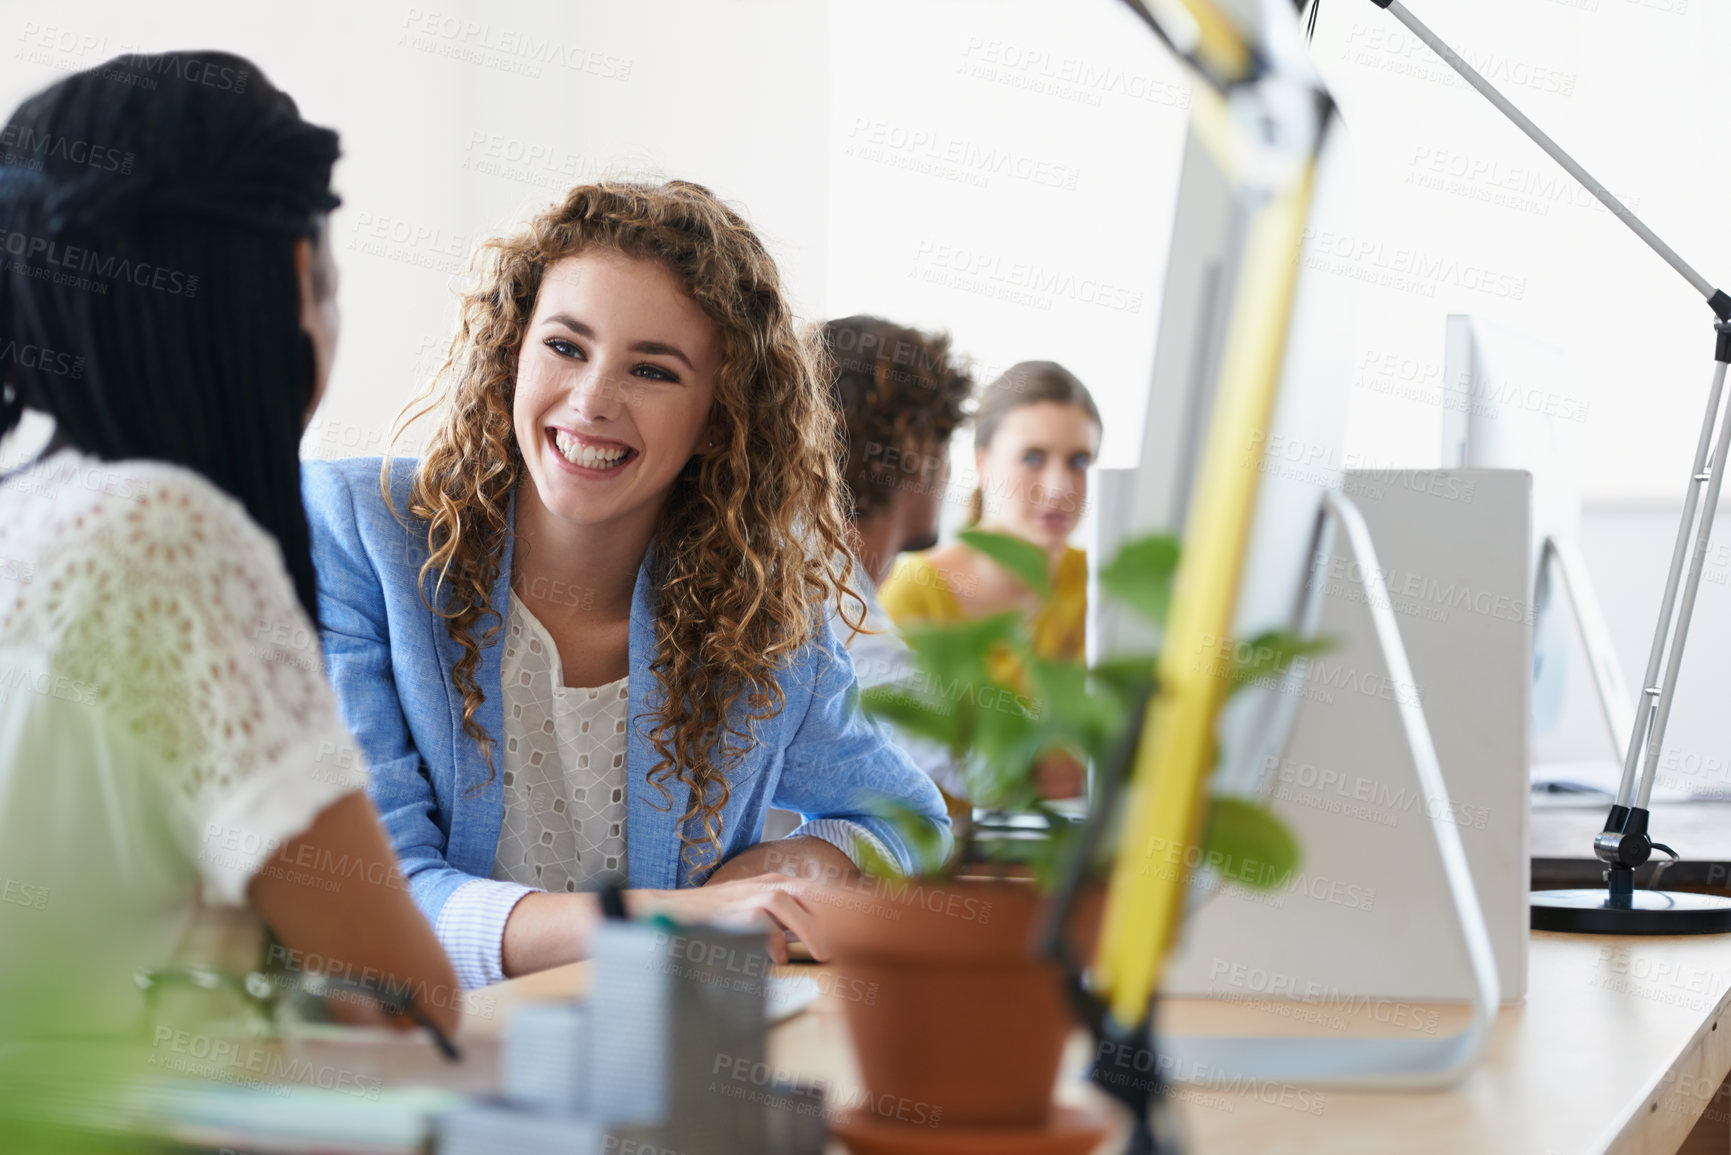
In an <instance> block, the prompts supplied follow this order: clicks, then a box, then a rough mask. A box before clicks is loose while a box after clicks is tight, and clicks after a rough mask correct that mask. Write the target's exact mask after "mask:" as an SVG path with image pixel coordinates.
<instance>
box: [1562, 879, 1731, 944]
mask: <svg viewBox="0 0 1731 1155" xmlns="http://www.w3.org/2000/svg"><path fill="white" fill-rule="evenodd" d="M1531 897H1532V910H1533V929H1534V930H1560V931H1569V932H1572V933H1575V934H1726V933H1728V932H1731V898H1720V897H1719V896H1718V895H1713V894H1695V893H1693V892H1691V891H1686V890H1683V891H1677V890H1637V891H1633V892H1631V893H1630V894H1629V896H1628V898H1626V899H1620V900H1618V901H1617V902H1616V903H1615V904H1613V902H1612V899H1611V894H1610V891H1609V890H1607V889H1606V888H1603V887H1599V888H1596V889H1593V890H1535V891H1533V892H1532V896H1531Z"/></svg>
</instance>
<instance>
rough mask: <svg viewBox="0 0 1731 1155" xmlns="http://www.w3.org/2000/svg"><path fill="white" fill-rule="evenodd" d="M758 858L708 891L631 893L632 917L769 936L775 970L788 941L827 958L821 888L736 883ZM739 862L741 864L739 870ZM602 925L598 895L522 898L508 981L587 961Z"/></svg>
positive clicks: (510, 929) (510, 928)
mask: <svg viewBox="0 0 1731 1155" xmlns="http://www.w3.org/2000/svg"><path fill="white" fill-rule="evenodd" d="M790 841H799V842H804V841H808V840H806V839H797V840H790ZM809 841H813V842H816V841H818V840H817V839H810V840H809ZM823 845H824V846H828V844H827V843H824V844H823ZM757 849H760V848H757V847H754V848H753V851H755V850H757ZM830 849H832V850H833V849H834V848H833V847H830ZM753 851H746V852H745V854H742V855H740V856H738V857H737V858H735V859H734V860H733V861H732V862H729V863H728V864H727V865H726V866H724V867H722V868H721V870H717V871H716V872H715V874H714V875H712V876H711V877H710V880H709V882H708V883H707V884H706V885H704V886H700V887H695V888H692V889H688V890H627V891H626V892H625V895H624V897H625V908H626V911H627V912H628V913H629V914H630V915H631V916H632V917H633V918H643V917H647V916H649V915H653V914H665V915H666V916H667V917H668V918H671V919H673V920H674V921H675V922H680V923H689V924H694V925H695V924H699V923H703V924H710V925H722V926H725V925H729V924H745V923H749V924H751V925H753V926H761V927H762V928H763V929H764V931H765V937H766V943H765V945H766V946H767V948H768V950H769V954H770V957H771V958H773V959H774V960H775V961H776V962H777V963H785V962H787V961H788V948H787V944H788V940H789V939H790V938H791V939H797V940H799V941H800V942H803V943H804V944H805V945H806V948H807V949H808V950H810V951H811V954H812V957H814V958H816V959H817V960H818V961H820V962H822V961H824V960H826V959H828V957H829V949H828V947H827V946H826V945H825V936H824V933H823V929H822V924H821V921H820V919H819V917H818V915H817V913H816V909H817V907H818V903H817V902H816V901H815V899H814V896H815V895H816V894H817V893H818V891H819V888H818V886H817V884H815V883H813V882H810V881H807V880H805V879H802V878H798V877H790V876H789V875H787V874H778V873H774V872H773V871H769V870H761V869H760V870H757V871H755V872H752V873H749V874H746V875H745V876H744V877H738V876H737V875H738V873H739V871H741V870H744V869H746V867H747V866H749V865H750V864H751V862H752V861H753V860H751V859H747V858H746V855H749V854H752V853H753ZM818 853H819V854H820V855H821V853H822V852H821V851H819V852H818ZM835 853H836V854H838V855H840V856H841V858H842V860H843V862H845V863H846V865H847V869H848V870H849V871H850V872H851V871H853V863H852V862H851V861H848V859H847V856H846V855H843V854H841V852H840V851H836V852H835ZM742 860H744V861H743V862H742ZM802 861H805V860H802ZM735 863H741V865H740V866H738V867H735V865H734V864H735ZM730 867H732V868H734V869H733V871H732V872H731V873H729V874H727V875H724V874H723V871H727V870H728V869H729V868H730ZM600 923H601V903H600V900H599V899H597V898H596V896H595V895H593V894H544V893H540V892H537V893H534V894H527V895H524V896H523V898H522V899H521V900H520V901H519V902H518V903H517V905H516V906H515V907H514V908H513V909H512V911H511V915H510V918H509V919H507V920H506V923H505V934H504V942H503V943H502V944H501V950H500V963H501V965H502V969H503V970H504V972H505V977H506V978H516V977H517V976H519V975H526V974H533V973H534V972H536V971H542V970H546V969H548V968H549V967H556V966H562V965H564V964H565V963H569V962H576V961H578V960H579V959H585V958H588V957H589V955H590V952H591V949H592V943H593V941H594V935H595V929H596V927H598V926H599V925H600Z"/></svg>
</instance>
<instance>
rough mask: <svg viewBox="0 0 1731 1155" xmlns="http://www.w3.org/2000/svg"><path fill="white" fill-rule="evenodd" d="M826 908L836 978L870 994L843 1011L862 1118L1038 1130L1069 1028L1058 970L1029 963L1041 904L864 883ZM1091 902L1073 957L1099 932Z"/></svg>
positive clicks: (1006, 884)
mask: <svg viewBox="0 0 1731 1155" xmlns="http://www.w3.org/2000/svg"><path fill="white" fill-rule="evenodd" d="M832 898H833V899H834V903H833V904H832V905H829V906H828V909H827V910H826V911H825V918H824V922H825V925H826V926H827V927H828V929H829V935H830V939H829V941H830V944H831V946H832V948H833V949H834V952H835V961H836V964H837V967H838V969H839V970H841V971H843V972H844V973H845V974H846V976H847V978H848V979H849V981H850V986H851V988H852V989H856V990H871V991H874V992H875V997H874V998H873V999H871V1000H870V1001H869V1002H868V1001H866V1000H864V999H860V1000H849V1001H848V1002H847V1004H846V1008H847V1016H848V1026H849V1028H850V1029H851V1031H852V1032H853V1039H854V1047H855V1050H856V1051H857V1052H858V1055H859V1065H860V1075H861V1078H862V1079H863V1080H864V1082H865V1086H866V1090H867V1092H868V1094H869V1096H870V1101H869V1103H868V1106H869V1108H870V1109H871V1110H872V1111H873V1112H874V1113H876V1114H877V1115H878V1116H880V1117H882V1118H885V1119H897V1120H900V1121H902V1122H905V1123H909V1124H913V1125H918V1126H934V1125H935V1126H940V1127H941V1126H944V1125H946V1124H947V1125H953V1126H957V1127H982V1126H984V1127H1040V1126H1044V1125H1045V1124H1046V1123H1047V1122H1048V1120H1049V1118H1050V1115H1051V1111H1052V1089H1053V1085H1054V1083H1055V1081H1056V1079H1057V1074H1058V1062H1059V1060H1060V1058H1061V1057H1062V1054H1063V1049H1064V1042H1065V1039H1066V1038H1067V1037H1068V1036H1069V1033H1070V1031H1071V1029H1072V1027H1073V1019H1072V1016H1071V1013H1070V1005H1069V1001H1068V999H1067V997H1066V995H1065V993H1064V989H1063V983H1062V975H1061V973H1060V972H1059V970H1058V968H1057V967H1056V966H1053V965H1051V964H1050V963H1047V962H1045V961H1043V960H1040V959H1038V958H1036V957H1035V953H1034V949H1035V945H1036V938H1037V936H1038V935H1039V933H1040V931H1041V929H1042V926H1043V920H1044V916H1045V909H1046V900H1045V896H1044V895H1043V894H1042V893H1041V892H1040V891H1039V890H1037V889H1036V888H1035V887H1034V886H1033V885H1031V884H1029V883H1026V882H1014V881H995V880H994V881H983V880H981V881H975V880H961V881H946V882H942V883H932V882H924V881H914V880H870V881H865V882H861V883H858V884H855V885H853V886H851V887H845V888H837V889H836V890H835V892H834V894H833V895H832ZM1089 899H1090V900H1091V901H1084V902H1083V903H1081V904H1078V905H1079V909H1078V912H1077V914H1076V915H1075V917H1074V918H1073V919H1072V930H1073V931H1076V930H1080V931H1082V933H1081V934H1075V933H1073V934H1072V942H1073V943H1075V945H1076V946H1077V947H1078V949H1081V950H1082V951H1083V953H1084V957H1086V955H1087V954H1088V953H1091V947H1092V940H1093V936H1094V932H1095V931H1096V930H1097V928H1098V925H1099V908H1100V903H1099V896H1098V895H1097V894H1092V895H1090V896H1089ZM861 984H863V985H861ZM874 984H875V986H874Z"/></svg>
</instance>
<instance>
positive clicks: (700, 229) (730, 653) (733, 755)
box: [380, 181, 864, 866]
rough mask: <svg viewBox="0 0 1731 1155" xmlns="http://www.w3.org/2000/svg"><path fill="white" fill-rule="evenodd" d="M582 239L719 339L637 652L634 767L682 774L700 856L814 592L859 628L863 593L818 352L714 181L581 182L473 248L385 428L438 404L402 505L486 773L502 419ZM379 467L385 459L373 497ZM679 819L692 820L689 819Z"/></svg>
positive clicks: (717, 844) (776, 694)
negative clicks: (639, 690)
mask: <svg viewBox="0 0 1731 1155" xmlns="http://www.w3.org/2000/svg"><path fill="white" fill-rule="evenodd" d="M593 251H610V252H615V253H619V254H622V255H624V256H627V257H633V258H638V259H642V260H651V261H655V262H657V263H658V264H660V265H661V266H662V267H663V268H665V269H667V270H668V271H669V272H670V273H672V274H673V276H674V278H675V279H676V280H678V282H679V283H680V285H681V286H683V288H684V290H685V292H686V293H687V294H689V295H690V297H691V299H692V300H693V301H694V302H696V304H697V305H698V306H699V307H700V308H701V309H702V310H703V312H704V314H705V315H706V316H708V317H709V319H710V320H711V321H712V322H713V323H714V324H715V327H716V330H717V331H718V333H719V335H720V337H721V348H722V358H721V369H720V372H719V374H718V377H717V381H716V387H715V400H714V403H713V407H712V410H711V413H710V422H711V426H710V427H711V428H712V429H714V431H715V434H716V437H715V440H716V448H715V450H714V451H712V452H710V453H707V454H703V455H701V456H699V457H697V458H695V459H694V460H693V461H692V462H691V463H690V464H689V465H687V467H686V468H685V470H684V471H683V472H682V473H681V474H680V476H679V477H678V479H677V480H676V481H675V482H674V485H673V488H672V490H671V492H670V493H669V494H668V497H667V501H666V504H665V506H664V507H663V509H662V512H661V516H660V520H659V522H658V525H657V528H656V533H655V537H654V539H653V544H652V546H651V552H650V558H651V565H652V571H651V574H650V577H651V579H652V580H653V582H654V585H655V588H656V591H657V594H656V604H655V642H656V652H655V655H654V659H653V661H652V662H651V665H650V668H651V670H652V671H653V672H654V674H655V677H656V679H657V681H658V683H659V687H660V691H661V694H662V698H661V706H660V709H659V711H658V713H657V714H656V715H655V716H654V717H653V722H654V725H653V728H652V730H651V731H650V734H649V740H650V743H651V745H652V746H653V747H654V749H655V752H656V755H657V763H656V765H655V766H654V767H653V768H652V769H651V770H650V771H649V772H648V775H647V779H648V781H649V782H650V783H651V784H652V785H654V786H655V787H656V788H657V789H658V790H659V791H660V793H661V796H662V799H663V801H664V802H665V803H666V804H668V805H669V806H671V805H672V803H673V801H674V791H673V789H672V787H671V784H672V783H675V782H680V783H684V784H685V785H686V787H687V788H688V789H689V797H688V799H687V801H686V809H685V812H684V815H683V816H682V818H681V819H680V828H681V834H680V838H681V847H682V849H681V853H682V855H684V856H685V857H686V858H687V861H689V862H691V863H692V864H693V865H694V866H713V865H715V864H716V862H717V861H718V860H719V856H720V850H721V834H722V824H721V811H722V808H723V807H725V806H726V805H727V801H728V798H729V795H730V787H729V782H728V772H729V770H730V769H732V768H733V767H734V766H736V765H737V763H738V761H739V759H740V757H741V756H742V755H743V754H744V752H745V751H746V749H747V748H748V745H749V743H750V740H751V736H750V733H749V726H750V723H752V722H756V721H759V720H762V719H765V718H770V717H774V716H775V715H776V714H777V713H779V711H780V710H781V709H782V707H783V706H784V704H785V700H784V698H783V695H782V692H781V687H780V685H779V683H778V681H777V678H776V672H777V669H778V668H779V667H780V666H781V665H782V664H783V662H784V661H785V660H786V659H787V658H788V657H789V656H790V655H792V654H793V653H794V652H795V651H797V650H799V649H800V648H801V647H803V646H805V645H806V644H807V643H809V642H810V641H811V640H812V639H813V638H814V637H815V636H816V634H817V632H818V631H819V630H820V629H823V628H825V626H824V622H825V617H826V612H825V610H826V606H828V605H830V604H838V605H839V604H841V603H842V602H843V601H844V599H847V600H851V601H852V602H853V603H854V605H853V607H850V608H848V609H844V611H843V616H844V619H845V620H847V622H848V623H849V624H850V625H851V626H854V627H856V628H857V627H858V626H859V625H860V624H861V620H862V619H863V608H864V607H863V603H860V602H859V599H858V597H857V595H853V594H851V592H850V591H849V589H848V583H847V564H848V563H847V561H846V559H847V557H848V552H847V538H846V529H845V526H846V522H845V520H844V518H843V515H842V509H841V484H840V463H839V460H838V458H839V455H840V453H841V452H843V451H844V450H845V446H843V445H842V444H841V443H840V440H839V433H838V415H837V411H836V408H835V404H834V401H833V399H832V397H831V393H830V390H829V388H828V386H827V383H826V382H824V381H823V379H822V377H821V374H820V372H819V370H818V366H819V364H820V361H819V357H818V355H817V351H816V350H815V349H814V347H813V345H812V342H811V341H810V339H809V338H804V339H802V338H801V337H800V336H799V335H798V333H797V332H796V329H795V325H794V318H793V314H792V311H791V310H790V308H789V306H788V303H787V299H786V297H785V295H784V293H783V291H782V286H781V278H780V274H779V273H778V271H777V269H776V265H775V262H774V260H773V259H772V258H771V257H770V255H769V253H768V252H767V250H765V248H764V247H763V243H762V242H761V241H760V240H759V239H758V238H757V236H756V234H754V233H753V232H752V230H751V228H750V226H749V225H747V224H746V222H745V221H744V220H743V219H742V218H741V217H740V216H739V215H738V214H737V213H735V212H734V211H733V210H731V209H729V208H728V207H727V206H726V205H724V204H722V203H721V202H720V201H719V200H717V199H716V197H715V196H714V195H713V194H712V193H711V192H710V191H709V190H708V189H706V188H704V187H702V186H701V185H696V184H692V183H690V182H687V181H669V182H667V183H665V184H637V183H628V182H619V181H602V182H599V183H596V184H588V185H580V186H578V187H577V188H574V189H572V190H571V191H570V192H569V193H567V194H566V195H565V197H564V199H563V200H561V201H560V202H558V203H557V204H555V205H553V206H551V207H549V208H547V209H545V210H543V211H542V212H540V213H537V214H536V215H535V216H533V217H532V218H530V220H529V221H528V222H527V223H526V224H525V225H524V226H522V227H521V228H520V229H518V230H517V231H515V232H514V233H512V234H510V235H508V236H504V237H499V238H495V239H492V240H490V241H488V242H486V243H485V244H483V245H482V246H481V248H480V249H479V251H478V252H477V253H476V254H475V257H474V260H473V262H472V263H471V272H472V274H474V276H473V278H472V279H473V281H474V283H473V284H472V285H471V287H470V288H469V289H468V290H467V291H466V292H465V293H464V295H463V297H462V304H461V309H460V322H459V325H458V329H457V334H456V336H455V337H454V338H453V339H452V341H451V348H450V353H449V355H448V357H447V358H446V361H445V363H444V365H443V366H442V367H441V368H440V370H439V372H438V374H437V375H436V376H435V377H434V379H433V381H432V383H431V384H430V385H429V386H428V388H427V390H426V392H425V393H423V394H422V395H421V397H420V398H417V399H416V400H415V401H413V402H411V403H410V405H409V407H408V408H407V409H406V410H405V411H404V419H403V420H402V421H401V422H400V423H399V426H398V436H400V435H401V431H402V430H403V429H404V428H406V427H407V425H408V424H410V423H412V422H413V421H415V420H416V419H418V418H419V417H421V416H422V415H425V414H427V413H430V412H433V411H435V410H442V416H440V417H439V419H438V423H437V427H436V429H435V431H434V432H433V434H432V436H431V438H430V439H429V441H428V443H427V447H426V451H425V453H424V454H423V456H422V457H421V459H420V462H419V464H418V466H417V467H416V470H415V476H414V482H413V487H412V489H411V494H410V512H411V513H412V514H413V515H414V516H415V517H416V518H419V519H421V520H422V521H423V522H425V524H426V534H427V545H428V551H429V556H428V558H427V560H426V562H425V564H424V565H423V566H422V567H421V573H420V578H421V583H422V590H423V597H426V592H425V591H426V588H427V586H426V581H427V577H428V575H429V574H432V575H436V578H437V580H436V582H435V584H434V586H433V598H434V599H437V598H438V597H439V594H440V591H443V604H442V605H434V604H433V602H432V601H429V602H428V606H429V609H431V610H432V611H433V612H434V613H436V614H438V615H439V616H441V617H443V618H444V619H445V628H446V630H447V631H448V632H449V633H450V635H451V638H452V639H453V640H454V641H455V642H456V643H457V644H458V645H459V646H460V647H461V648H462V651H463V656H462V658H461V659H459V661H458V662H457V665H456V668H455V669H454V671H453V674H452V676H453V680H454V681H455V682H456V684H457V687H458V688H459V689H460V690H461V691H462V694H463V729H464V731H465V732H466V733H467V734H468V735H469V736H470V737H471V738H473V739H474V740H475V741H476V742H478V743H480V744H481V746H482V748H483V750H484V751H485V752H486V756H487V764H488V770H489V774H488V781H489V782H490V781H491V780H492V772H493V750H494V745H495V740H494V738H493V736H492V735H489V734H487V733H486V732H485V731H484V729H483V728H482V726H481V725H480V723H479V722H478V721H477V720H476V713H477V711H478V710H479V709H480V707H481V703H482V702H483V701H484V700H485V692H484V691H483V690H482V688H481V687H480V685H478V684H477V682H476V679H475V671H476V668H477V666H478V665H479V663H480V659H481V651H482V649H483V648H484V647H486V646H487V645H489V644H491V643H492V641H493V640H494V638H495V637H496V636H497V634H498V632H499V628H500V626H501V625H502V624H503V619H502V616H501V612H500V611H501V608H502V607H496V606H494V605H492V604H490V602H489V596H490V593H491V591H492V588H493V585H494V583H495V582H496V581H497V579H498V577H499V567H500V564H501V561H502V558H503V556H504V550H505V544H506V541H507V536H508V535H509V534H511V532H512V527H511V525H510V524H508V519H507V511H508V510H509V508H510V496H511V493H512V489H513V487H514V486H516V485H517V484H519V483H520V482H521V481H523V480H524V479H525V477H526V476H527V474H526V472H525V469H524V464H523V456H522V451H521V448H520V447H519V446H518V444H517V438H516V435H515V433H514V432H513V428H512V421H511V418H512V403H513V398H514V395H515V392H516V378H517V361H518V356H519V354H520V352H521V350H522V345H523V335H524V331H525V330H526V329H527V327H528V325H529V321H530V318H531V316H532V315H533V313H534V309H535V298H536V295H537V293H538V291H539V289H540V286H541V282H542V279H543V278H544V277H545V276H546V274H547V270H548V269H549V268H551V267H552V266H553V265H554V264H555V263H556V262H558V261H560V260H563V259H564V258H566V257H570V256H574V255H576V254H579V253H585V252H593ZM394 442H395V438H393V444H394ZM389 469H390V464H389V461H388V460H387V462H386V465H385V474H384V475H383V476H381V479H380V484H381V485H383V486H385V487H386V500H387V501H389V498H390V494H389V487H388V476H389ZM531 484H532V482H531ZM742 702H743V703H744V707H745V712H744V716H743V718H742V717H741V714H740V711H739V706H740V704H741V703H742ZM742 723H743V724H742ZM693 819H696V820H698V822H699V824H700V828H701V830H702V837H701V838H694V837H693V836H692V835H691V834H690V832H689V831H688V829H687V827H688V824H689V823H690V822H691V821H692V820H693Z"/></svg>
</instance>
